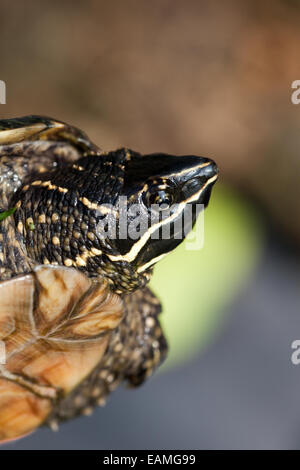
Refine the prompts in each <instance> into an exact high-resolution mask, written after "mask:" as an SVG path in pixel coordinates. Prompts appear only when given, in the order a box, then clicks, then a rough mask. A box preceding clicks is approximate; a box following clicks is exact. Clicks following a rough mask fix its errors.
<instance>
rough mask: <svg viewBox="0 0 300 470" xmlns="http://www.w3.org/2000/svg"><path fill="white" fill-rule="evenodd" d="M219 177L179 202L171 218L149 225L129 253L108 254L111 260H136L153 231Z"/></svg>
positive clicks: (209, 180)
mask: <svg viewBox="0 0 300 470" xmlns="http://www.w3.org/2000/svg"><path fill="white" fill-rule="evenodd" d="M217 178H218V175H214V176H212V177H211V178H210V179H208V180H207V181H206V183H205V184H204V185H203V186H202V187H201V189H200V190H199V191H198V192H197V193H195V194H193V195H192V196H191V197H189V198H188V199H187V200H186V201H183V202H181V203H180V204H178V210H177V211H176V212H174V213H173V214H172V215H171V216H170V217H169V218H167V219H164V220H163V221H161V222H158V223H157V224H154V225H151V227H149V229H148V230H147V232H145V233H144V234H143V235H142V237H141V238H140V239H139V240H138V241H137V242H136V243H135V244H134V245H133V246H132V247H131V249H130V250H129V251H128V253H126V254H125V255H118V256H114V255H107V256H108V258H109V259H110V260H111V261H127V262H128V263H131V262H132V261H134V260H135V258H136V257H137V255H138V254H139V253H140V251H141V250H142V248H143V247H144V246H145V245H146V243H147V242H148V240H149V238H150V237H151V235H152V233H154V232H155V231H156V230H157V229H159V228H160V227H162V226H163V225H166V224H168V223H170V222H172V221H173V220H174V219H176V218H177V217H178V215H179V214H180V213H181V212H183V210H184V208H185V206H186V205H187V204H188V203H190V202H194V201H197V200H198V199H199V197H200V194H201V193H202V192H203V190H204V189H205V188H206V187H207V186H208V185H209V184H211V183H213V182H214V181H216V179H217Z"/></svg>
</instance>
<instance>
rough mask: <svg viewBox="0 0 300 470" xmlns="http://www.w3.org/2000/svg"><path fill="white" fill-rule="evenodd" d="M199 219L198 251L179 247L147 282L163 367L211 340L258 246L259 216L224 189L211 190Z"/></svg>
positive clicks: (258, 252) (251, 269) (249, 272)
mask: <svg viewBox="0 0 300 470" xmlns="http://www.w3.org/2000/svg"><path fill="white" fill-rule="evenodd" d="M204 214H205V215H204V237H205V238H204V247H203V248H202V249H201V250H198V251H189V250H187V249H186V246H185V245H186V243H183V244H182V245H181V246H179V247H178V248H177V249H176V250H175V251H174V252H173V253H171V254H170V255H168V256H167V257H166V258H165V259H164V260H162V261H161V262H160V263H159V264H158V265H157V266H156V268H155V271H154V276H153V279H152V281H151V287H152V288H153V290H154V292H155V293H156V294H157V295H158V296H159V298H160V299H161V301H162V304H163V314H162V315H161V321H162V324H163V327H164V331H165V333H166V336H167V339H168V342H169V355H168V358H167V361H166V363H165V366H164V367H173V366H174V365H178V364H182V363H184V362H185V361H187V360H189V359H191V358H192V357H193V356H194V355H195V354H196V353H197V352H198V351H199V350H201V349H203V348H204V347H206V346H207V345H208V344H209V343H210V342H211V341H212V340H213V338H214V335H216V334H217V332H218V330H219V329H220V328H221V327H222V325H223V324H224V321H225V312H226V310H227V311H228V310H230V309H228V307H229V306H230V302H232V301H233V299H234V297H235V296H236V295H237V294H238V292H239V291H240V290H241V289H242V288H243V286H245V284H246V283H247V281H248V280H249V277H250V276H252V275H253V273H254V270H255V268H256V266H257V264H258V262H259V259H260V255H261V252H262V248H263V245H264V228H263V224H262V220H261V218H260V216H259V214H258V213H257V212H256V210H255V209H254V207H253V206H252V205H251V204H250V203H249V202H248V201H246V200H245V199H243V198H242V197H241V195H240V194H239V193H237V192H234V191H232V190H231V189H229V188H228V187H227V186H223V185H220V184H217V185H216V187H215V188H214V189H213V194H212V197H211V202H210V204H209V207H208V208H207V209H206V211H205V213H204ZM195 229H196V227H195ZM226 308H227V309H226Z"/></svg>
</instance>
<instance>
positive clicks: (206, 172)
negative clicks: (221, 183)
mask: <svg viewBox="0 0 300 470" xmlns="http://www.w3.org/2000/svg"><path fill="white" fill-rule="evenodd" d="M218 173H219V169H218V167H217V165H216V164H215V162H214V161H213V160H210V161H209V162H207V163H206V164H205V165H202V166H201V167H200V169H199V176H200V177H204V178H205V179H210V178H212V177H213V176H217V175H218Z"/></svg>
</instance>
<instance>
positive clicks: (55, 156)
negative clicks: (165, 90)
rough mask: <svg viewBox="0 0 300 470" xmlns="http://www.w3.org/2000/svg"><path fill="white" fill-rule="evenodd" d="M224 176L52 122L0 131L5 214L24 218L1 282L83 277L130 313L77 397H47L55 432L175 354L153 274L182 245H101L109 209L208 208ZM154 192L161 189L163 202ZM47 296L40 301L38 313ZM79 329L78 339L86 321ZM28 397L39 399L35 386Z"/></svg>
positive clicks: (33, 120) (6, 240)
mask: <svg viewBox="0 0 300 470" xmlns="http://www.w3.org/2000/svg"><path fill="white" fill-rule="evenodd" d="M154 161H155V163H157V168H156V174H154V175H153V178H152V174H153V172H154V168H153V167H154V166H155V165H154ZM216 174H217V169H216V166H215V164H214V162H212V161H211V160H209V159H204V158H202V157H194V156H188V157H185V159H178V157H172V156H167V155H163V154H158V155H157V156H153V155H148V156H146V157H145V158H143V157H142V156H141V155H140V154H137V153H136V152H133V151H130V150H128V149H120V150H117V151H114V152H108V153H106V152H102V151H101V150H100V149H99V148H97V147H96V146H95V145H94V144H92V143H91V142H90V141H89V139H88V138H87V136H86V135H85V134H84V133H83V132H81V131H79V130H77V129H76V128H73V127H70V126H68V125H67V124H65V123H61V122H58V121H54V120H51V119H49V118H41V117H37V116H30V117H26V118H20V119H14V120H7V121H3V120H2V121H0V211H6V210H9V209H12V208H16V210H15V212H14V213H13V215H11V216H9V217H7V218H5V219H4V220H3V221H1V223H0V281H8V280H10V279H12V278H13V279H14V278H15V276H16V275H18V274H23V273H31V272H32V271H34V270H35V269H36V268H37V267H38V266H40V265H45V266H49V267H50V268H51V266H64V267H67V268H75V269H76V270H77V271H76V272H77V273H78V272H79V271H81V272H82V273H84V275H85V276H88V278H89V279H91V280H92V284H93V285H95V286H97V285H98V283H99V282H100V281H101V280H102V281H101V282H105V283H106V284H108V286H109V287H108V289H109V290H110V292H114V293H115V294H118V295H117V296H116V297H117V298H118V299H120V301H121V304H122V309H123V316H121V318H123V319H122V320H121V323H117V325H118V326H116V325H115V326H114V327H113V328H112V331H111V330H110V329H109V328H108V329H107V331H106V333H105V335H104V337H103V338H104V339H103V341H104V340H105V341H107V343H106V342H105V345H106V344H107V346H105V348H106V349H105V350H104V353H103V355H102V356H101V359H100V361H99V362H98V364H97V366H96V367H95V368H94V369H93V371H92V372H91V373H90V374H89V375H88V376H87V377H86V378H85V379H84V380H83V381H82V382H81V384H80V385H78V386H76V387H75V389H73V390H72V391H71V392H70V391H68V393H67V394H63V395H59V394H58V395H57V394H55V398H49V397H47V399H46V404H47V403H48V402H47V400H49V399H51V409H52V411H51V413H50V414H49V415H48V417H47V419H46V423H47V424H48V425H50V426H51V427H52V428H53V429H56V428H57V425H58V423H59V422H60V421H63V420H66V419H70V418H72V417H74V416H76V415H78V414H90V413H91V412H92V410H93V408H94V407H95V406H97V405H100V406H101V405H104V403H105V400H106V397H107V395H109V393H110V392H111V391H113V390H114V389H115V388H116V387H117V385H118V384H119V383H120V382H121V381H122V380H125V381H127V382H128V383H129V384H130V385H132V386H137V385H140V384H141V383H143V381H144V380H145V379H146V378H147V377H148V376H149V375H151V373H152V372H153V370H154V369H155V368H156V367H157V366H158V365H159V364H160V363H161V361H162V360H163V359H164V358H165V356H166V352H167V344H166V340H165V338H164V335H163V332H162V330H161V327H160V324H159V320H158V315H159V313H160V311H161V307H160V303H159V301H158V300H157V298H156V297H155V296H154V295H153V294H152V292H151V291H150V290H149V289H148V288H147V287H145V286H146V284H147V282H148V281H149V279H150V277H151V274H152V264H154V262H156V261H157V260H158V259H160V258H161V256H162V255H164V254H166V253H167V252H169V251H171V249H173V248H175V247H176V246H177V245H178V244H179V243H180V241H182V240H174V239H171V240H169V241H164V242H160V240H159V243H158V242H157V241H156V242H155V243H153V244H152V241H151V239H150V238H147V237H146V238H143V237H141V240H140V241H139V240H137V241H136V242H134V241H130V242H129V241H128V240H127V241H124V242H119V241H118V242H116V241H115V240H113V239H109V238H101V237H99V232H98V231H97V226H98V223H99V222H100V221H101V220H102V218H103V217H105V215H106V214H107V212H106V207H105V204H112V205H115V204H116V202H117V198H118V196H120V195H122V194H126V195H128V200H129V203H130V204H133V203H135V202H136V201H137V202H138V203H139V204H141V205H145V204H147V203H146V202H145V201H147V200H150V199H151V197H152V196H153V195H154V194H155V200H156V199H157V198H160V199H161V198H162V194H165V193H164V191H165V188H167V187H168V185H169V186H172V187H173V190H172V191H173V192H174V194H175V193H176V197H177V200H178V202H180V203H181V204H182V207H183V206H185V205H186V203H187V202H190V201H194V202H195V201H196V202H197V201H200V202H201V203H203V204H204V205H205V206H206V205H207V203H208V200H209V196H210V189H211V186H212V184H213V183H214V181H215V180H216V178H217V176H216ZM160 176H161V177H160ZM153 188H158V189H155V191H156V192H155V193H154V192H153V191H154V189H153ZM150 189H151V191H152V192H151V191H150ZM170 191H171V190H170ZM148 193H149V195H150V199H149V198H148ZM142 194H143V198H145V199H142ZM174 197H175V196H174ZM200 197H201V198H202V199H201V198H200ZM161 200H163V199H161ZM143 207H144V206H143ZM145 207H146V209H145V210H146V213H147V211H148V209H147V206H145ZM117 218H118V216H117ZM172 220H173V219H172ZM149 233H150V232H149ZM146 235H147V234H146ZM147 236H148V235H147ZM122 243H123V244H122ZM152 261H153V263H152ZM38 269H39V268H38ZM51 269H56V268H51ZM59 269H61V268H59ZM67 271H68V272H69V270H67ZM89 282H90V281H89ZM94 291H95V292H97V289H96V287H95V290H94ZM94 291H93V292H94ZM2 292H3V290H2ZM37 292H38V291H37ZM45 294H47V292H41V293H40V294H35V295H36V298H35V304H36V303H38V302H39V300H41V298H42V297H43V296H45ZM74 294H75V292H74ZM52 295H53V293H52ZM95 295H96V294H95ZM40 297H41V298H40ZM46 297H47V295H46ZM95 300H97V299H95ZM54 301H55V295H54ZM35 304H34V305H35ZM90 320H91V318H90V319H89V317H88V316H87V318H86V325H84V323H83V326H86V328H87V331H90V332H91V337H92V334H93V331H92V330H91V329H90V328H88V326H89V321H90ZM74 322H75V323H74V328H75V329H76V327H77V326H80V324H81V323H80V319H76V320H74ZM77 322H78V325H77ZM110 322H113V317H112V318H111V320H110ZM111 324H113V323H111ZM76 325H77V326H76ZM57 326H58V329H59V328H60V326H59V324H58V325H57ZM2 327H3V325H2ZM4 327H5V325H4ZM74 331H75V330H74ZM20 334H21V336H22V333H20ZM36 338H37V339H35V341H40V340H39V336H38V335H36ZM0 339H1V318H0ZM71 339H72V341H75V342H76V341H77V339H76V338H75V337H74V338H71ZM100 339H101V338H100ZM99 344H102V345H103V344H104V343H103V342H102V343H101V342H100V343H99ZM26 347H27V346H26ZM80 347H81V348H82V354H86V355H88V353H89V348H92V343H90V346H89V338H88V337H87V338H85V344H84V345H83V346H82V345H81V346H80ZM85 348H86V349H85ZM58 351H59V350H58ZM25 358H26V356H25ZM97 360H98V359H97ZM25 362H26V361H25ZM29 362H30V361H29ZM29 366H30V363H29ZM50 366H51V364H49V367H50ZM50 369H51V367H50ZM77 369H78V367H77ZM75 372H76V371H74V374H75ZM77 372H78V370H77ZM8 380H12V381H14V380H15V379H14V378H11V379H8ZM20 380H21V378H20ZM22 380H23V379H22ZM26 380H28V379H26ZM81 380H82V379H81ZM0 382H1V370H0ZM2 384H3V379H2ZM25 385H26V384H25ZM36 386H39V384H36ZM29 388H30V389H31V388H32V390H31V392H32V393H35V392H34V387H33V386H31V385H30V387H29ZM0 390H1V383H0ZM57 393H58V391H57ZM38 395H39V394H38V393H37V396H38ZM58 396H59V399H58ZM42 397H43V395H42ZM0 398H1V396H0ZM40 398H41V397H40ZM40 398H39V400H40ZM44 402H45V397H43V403H44ZM40 403H42V402H40ZM21 404H22V403H21ZM0 405H1V403H0ZM18 406H19V405H18ZM4 408H5V405H4ZM0 431H1V430H0ZM0 440H1V432H0Z"/></svg>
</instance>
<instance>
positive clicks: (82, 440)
mask: <svg viewBox="0 0 300 470" xmlns="http://www.w3.org/2000/svg"><path fill="white" fill-rule="evenodd" d="M299 23H300V2H299V1H297V0H272V1H271V0H265V1H264V2H259V1H258V0H255V1H251V0H243V1H238V0H236V1H234V0H226V1H223V2H222V1H215V0H213V1H202V0H199V1H197V0H186V1H180V0H154V1H152V2H150V1H146V0H124V1H121V0H119V1H114V2H107V1H104V0H100V1H92V0H88V1H84V2H83V1H82V2H79V1H78V2H74V1H68V0H64V1H58V0H52V1H51V2H38V1H33V0H27V1H26V2H17V3H16V2H15V3H12V2H11V1H6V0H0V59H1V62H0V79H1V80H4V81H5V82H6V86H7V104H6V105H0V113H1V115H0V118H2V117H3V118H7V117H16V116H21V115H26V114H42V115H49V116H52V117H56V118H58V119H61V120H65V121H67V122H69V123H71V124H74V125H76V126H77V127H79V128H81V129H83V130H84V131H86V132H87V134H88V135H89V136H90V137H91V139H92V140H93V141H94V142H95V143H97V144H98V145H99V146H100V147H102V148H103V149H113V148H116V147H119V146H128V147H130V148H133V149H135V150H137V151H140V152H155V151H162V152H167V153H174V154H188V153H192V154H198V155H204V156H208V157H212V158H214V159H215V160H216V162H217V163H218V166H219V167H220V182H219V183H218V185H217V188H216V191H215V192H214V193H213V197H212V201H211V204H210V208H209V209H208V211H207V214H208V215H207V216H206V219H205V220H207V221H208V223H207V226H206V227H207V229H206V239H207V242H206V246H205V249H204V250H203V253H200V254H199V258H198V255H196V254H193V253H192V254H191V255H190V258H189V259H188V258H187V254H186V252H185V251H183V250H182V251H180V249H179V250H176V252H175V253H177V254H175V257H173V258H171V257H172V256H173V254H172V255H170V257H168V258H167V260H168V259H169V258H170V261H166V264H165V265H164V266H163V268H162V270H160V269H161V268H160V266H158V268H157V270H156V272H157V274H156V276H154V282H157V285H155V284H154V287H157V290H158V292H159V295H160V298H162V299H163V301H164V306H165V311H166V314H167V315H169V310H170V320H167V321H166V325H165V326H166V332H167V333H168V332H169V335H170V338H172V337H174V338H175V337H177V340H176V341H177V342H176V341H175V342H174V344H175V347H173V349H172V348H171V349H172V350H171V355H172V354H173V352H174V350H175V353H176V351H177V357H175V356H176V354H175V356H174V358H173V362H172V364H174V363H177V365H178V367H177V369H174V370H172V369H167V370H166V372H165V373H164V374H161V375H160V376H158V377H157V378H154V379H153V380H151V381H149V383H147V385H146V386H145V387H144V388H143V391H140V390H137V391H136V392H130V393H129V392H128V394H127V392H122V391H118V392H117V394H116V395H115V396H114V398H113V399H112V401H111V402H110V404H109V405H108V407H107V408H105V409H103V410H102V409H101V410H97V411H96V413H95V414H94V415H93V416H92V417H91V418H89V420H90V421H89V420H87V418H85V419H79V420H77V421H74V422H72V423H68V424H66V425H65V426H62V430H61V431H60V432H59V433H58V434H53V433H52V432H50V431H48V430H41V431H39V432H37V433H36V434H34V435H33V436H31V437H29V438H27V439H24V440H22V441H20V442H17V443H15V444H13V445H12V446H13V448H15V449H19V448H20V449H21V448H36V449H40V448H52V449H58V448H96V449H98V448H109V449H112V448H124V449H128V448H169V449H171V448H196V447H197V448H275V449H277V448H300V413H299V406H298V397H299V390H300V379H299V370H297V367H295V366H293V365H292V364H291V361H290V354H291V351H290V343H291V341H292V340H294V339H296V338H297V337H299V336H300V317H299V310H300V299H299V280H300V270H299V257H298V254H297V253H298V251H299V247H300V217H299V208H298V204H299V196H300V184H299V175H300V156H299V149H300V132H299V131H300V105H298V106H297V105H294V104H292V102H291V94H292V92H293V90H292V89H291V84H292V82H293V81H294V80H297V79H300V67H299V64H300V59H299V44H300V29H299ZM219 188H221V190H219ZM224 188H225V189H224ZM228 188H229V191H233V192H232V194H231V195H228V193H227V191H228ZM245 201H247V202H245ZM253 211H254V212H255V213H256V215H255V217H254V216H253ZM257 214H260V216H258V215H257ZM261 226H263V227H264V230H265V231H266V233H267V235H266V236H265V238H264V237H262V236H261ZM246 233H247V234H248V237H246ZM262 238H264V241H263V242H262V241H261V239H262ZM262 246H263V249H262ZM287 246H289V249H287ZM243 248H245V250H244V251H243ZM223 255H224V256H223ZM241 259H243V263H244V265H247V266H248V268H247V266H246V267H245V266H244V265H243V266H242V265H241V261H240V260H241ZM253 260H255V261H253ZM257 260H258V261H257ZM167 263H169V264H167ZM239 263H240V264H239ZM183 266H185V268H186V271H185V272H183V271H182V270H183V269H184V268H183ZM247 269H248V270H247ZM246 271H247V276H246V275H245V272H246ZM174 273H175V274H176V275H177V280H175V278H173V277H172V275H174V276H175V274H174ZM249 273H250V274H251V275H250V274H249ZM240 278H241V279H242V278H243V279H244V278H245V279H246V281H245V285H244V286H243V287H241V285H240ZM155 279H156V281H155ZM175 282H177V284H175ZM226 283H228V285H227V284H226ZM229 283H231V284H232V285H233V284H235V285H236V286H237V287H236V289H235V291H234V295H233V288H232V285H231V287H229ZM160 286H163V288H162V290H159V288H160V289H161V287H160ZM179 289H181V291H182V296H181V297H182V298H180V302H181V304H182V305H183V308H182V309H181V311H180V312H179V313H180V314H181V315H174V314H175V311H174V310H175V307H176V305H175V304H179V305H181V304H180V302H179V300H178V299H179V293H180V292H181V291H180V290H179ZM229 291H230V295H229V294H228V292H229ZM173 292H177V297H175V298H174V295H173ZM229 297H230V302H229ZM187 299H188V300H187ZM172 301H173V304H174V305H173V304H172ZM168 302H169V303H168ZM213 302H215V303H216V302H217V303H218V305H217V306H216V305H215V304H214V306H213V307H212V305H211V304H212V303H213ZM180 308H181V307H180ZM185 309H186V310H185ZM188 310H189V311H190V313H191V315H190V317H189V319H190V320H189V321H190V327H189V328H190V329H189V330H187V331H188V332H189V335H190V336H189V335H187V334H186V331H185V330H184V328H185V323H188V322H187V321H186V317H188V314H187V311H188ZM217 311H218V313H213V312H217ZM171 314H173V317H172V315H171ZM214 315H215V316H214ZM196 317H197V318H198V323H197V326H196V323H195V318H196ZM199 317H201V322H202V323H201V324H200V322H199ZM167 318H168V317H167ZM208 318H209V320H208ZM212 318H213V320H212ZM225 318H226V319H227V320H228V319H229V318H230V321H224V319H225ZM209 322H210V323H209ZM175 323H176V325H175V326H174V324H175ZM208 324H209V326H205V325H208ZM220 325H221V326H220ZM172 328H173V330H174V331H173V330H172ZM198 328H199V330H198ZM213 329H214V330H216V331H217V330H218V333H216V336H215V337H214V338H213V339H212V337H211V336H210V332H208V330H209V331H210V330H213ZM171 330H172V331H171ZM192 332H193V333H192ZM298 332H299V333H298ZM172 335H173V336H172ZM176 335H177V336H176ZM206 337H207V338H208V337H209V341H208V340H206V339H205V338H206ZM175 339H176V338H175ZM180 341H181V342H182V345H181V343H180ZM183 341H185V343H193V344H195V342H197V341H198V343H201V345H203V344H205V348H204V350H202V352H201V354H199V355H198V356H197V357H196V356H193V359H191V357H190V356H189V354H188V353H186V356H187V357H189V361H188V360H187V359H185V360H186V364H185V366H184V367H181V366H180V363H182V362H184V361H183V359H182V357H181V356H183V353H182V351H185V352H186V349H181V348H184V347H185V348H186V344H185V345H184V346H183ZM193 347H194V346H193ZM201 347H202V346H201ZM194 349H195V348H194ZM172 351H173V352H172ZM178 351H179V352H178ZM194 354H196V353H194ZM172 357H173V356H172ZM129 423H130V425H129ZM7 447H8V448H9V447H10V446H7ZM10 448H11V447H10Z"/></svg>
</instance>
